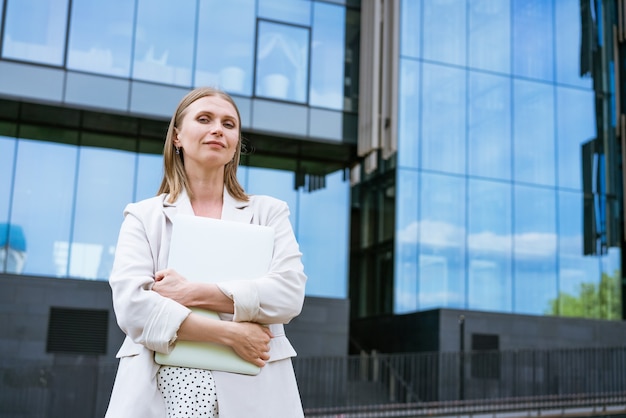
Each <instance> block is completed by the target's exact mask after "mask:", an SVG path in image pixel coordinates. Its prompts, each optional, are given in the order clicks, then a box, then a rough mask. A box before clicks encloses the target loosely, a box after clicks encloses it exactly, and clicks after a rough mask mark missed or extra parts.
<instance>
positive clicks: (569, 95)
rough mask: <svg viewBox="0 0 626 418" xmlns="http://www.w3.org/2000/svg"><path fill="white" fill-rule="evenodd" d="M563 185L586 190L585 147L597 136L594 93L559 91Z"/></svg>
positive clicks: (558, 118)
mask: <svg viewBox="0 0 626 418" xmlns="http://www.w3.org/2000/svg"><path fill="white" fill-rule="evenodd" d="M556 94H557V96H556V100H557V133H558V138H557V146H558V154H557V155H558V156H559V158H558V164H559V169H558V176H559V186H561V187H569V188H573V189H578V190H580V189H581V188H582V184H581V180H582V172H581V164H582V157H581V155H582V152H581V149H582V145H583V144H584V143H586V142H588V141H591V140H593V139H594V138H595V136H596V122H595V114H596V112H595V108H594V106H595V99H594V92H593V91H591V90H589V91H585V90H577V89H571V88H567V87H557V88H556Z"/></svg>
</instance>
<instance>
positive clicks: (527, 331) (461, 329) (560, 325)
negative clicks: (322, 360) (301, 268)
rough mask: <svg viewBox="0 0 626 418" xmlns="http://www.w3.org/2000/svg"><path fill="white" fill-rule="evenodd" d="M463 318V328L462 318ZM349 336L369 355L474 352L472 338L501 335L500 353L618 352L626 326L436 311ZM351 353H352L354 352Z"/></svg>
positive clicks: (359, 323)
mask: <svg viewBox="0 0 626 418" xmlns="http://www.w3.org/2000/svg"><path fill="white" fill-rule="evenodd" d="M461 316H463V318H464V320H463V326H461V323H460V320H459V319H460V317H461ZM350 326H351V335H352V337H353V339H354V340H356V341H357V342H358V343H359V344H360V345H361V346H362V348H363V349H365V350H366V351H371V350H378V351H380V352H383V353H400V352H416V351H441V352H454V351H460V350H461V334H463V336H464V350H465V351H470V350H471V344H472V335H473V334H488V335H497V336H498V339H499V349H500V350H503V351H504V350H520V349H560V348H590V347H618V346H623V345H624V344H626V322H624V321H603V320H594V319H583V318H566V317H554V316H535V315H517V314H505V313H493V312H480V311H465V310H455V309H436V310H431V311H424V312H416V313H411V314H406V315H396V316H392V315H388V316H380V317H371V318H362V319H357V320H353V321H352V322H351V325H350ZM351 348H353V347H351Z"/></svg>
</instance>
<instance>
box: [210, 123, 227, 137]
mask: <svg viewBox="0 0 626 418" xmlns="http://www.w3.org/2000/svg"><path fill="white" fill-rule="evenodd" d="M223 133H224V131H223V129H222V123H221V122H220V121H214V122H213V124H211V134H213V135H219V136H221V135H222V134H223Z"/></svg>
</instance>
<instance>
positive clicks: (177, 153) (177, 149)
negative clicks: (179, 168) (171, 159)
mask: <svg viewBox="0 0 626 418" xmlns="http://www.w3.org/2000/svg"><path fill="white" fill-rule="evenodd" d="M176 155H180V148H178V147H176Z"/></svg>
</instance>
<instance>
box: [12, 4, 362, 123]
mask: <svg viewBox="0 0 626 418" xmlns="http://www.w3.org/2000/svg"><path fill="white" fill-rule="evenodd" d="M4 2H6V6H5V7H3V8H2V9H3V10H4V9H6V19H4V22H5V24H4V30H3V33H2V38H1V39H2V51H1V57H2V58H4V59H10V60H17V61H24V62H29V63H36V64H43V65H49V66H53V67H59V68H64V69H68V70H73V71H78V72H84V73H91V74H100V75H105V76H112V77H119V78H126V79H133V80H141V81H146V82H152V83H158V84H166V85H171V86H180V87H195V86H203V85H211V86H216V87H220V88H223V89H224V90H226V91H228V92H229V93H231V94H234V95H239V96H244V97H262V98H269V99H274V100H280V101H286V102H289V103H298V104H306V105H310V106H314V107H319V108H325V109H333V110H344V109H345V110H349V111H354V110H355V109H353V108H352V103H351V100H352V99H353V97H352V95H353V93H352V92H351V91H350V89H349V88H346V87H349V86H350V85H351V84H352V82H353V81H354V80H352V81H351V80H350V78H351V77H352V74H349V73H348V74H345V71H346V59H347V57H348V56H353V55H354V54H353V53H352V52H354V51H351V52H350V53H348V54H347V53H346V51H347V50H350V48H353V47H354V46H350V45H346V36H345V34H346V30H347V29H346V25H347V24H348V25H349V24H350V23H349V22H347V17H346V16H347V8H346V6H345V5H342V4H337V3H336V2H334V3H332V2H324V1H312V0H291V1H289V2H284V1H276V0H230V1H227V2H224V1H219V0H181V1H176V2H173V1H166V0H160V1H158V2H156V3H155V2H154V1H151V0H133V1H127V0H72V1H71V2H70V1H68V0H4ZM1 4H2V2H0V5H1ZM1 17H2V16H0V18H1ZM68 17H69V19H68ZM357 23H358V22H357ZM348 67H349V66H348ZM344 96H346V97H348V99H349V100H344Z"/></svg>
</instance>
